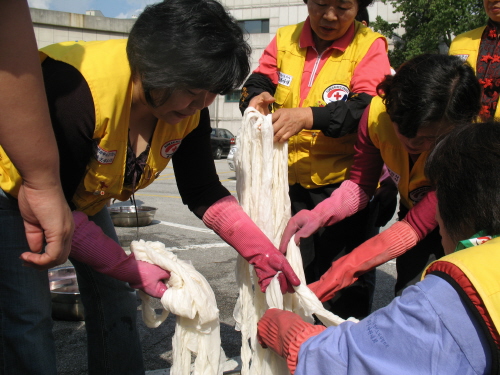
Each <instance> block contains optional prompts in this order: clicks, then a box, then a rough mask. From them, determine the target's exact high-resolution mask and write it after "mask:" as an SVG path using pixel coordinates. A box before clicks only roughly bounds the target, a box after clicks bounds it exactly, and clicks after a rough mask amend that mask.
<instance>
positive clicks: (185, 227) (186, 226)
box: [158, 221, 215, 234]
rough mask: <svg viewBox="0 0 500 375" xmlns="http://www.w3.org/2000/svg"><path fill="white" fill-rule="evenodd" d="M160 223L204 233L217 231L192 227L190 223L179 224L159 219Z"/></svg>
mask: <svg viewBox="0 0 500 375" xmlns="http://www.w3.org/2000/svg"><path fill="white" fill-rule="evenodd" d="M158 224H162V225H167V226H169V227H176V228H181V229H187V230H192V231H195V232H203V233H212V234H215V232H214V231H213V230H212V229H208V228H198V227H191V226H189V225H182V224H177V223H170V222H168V221H159V223H158Z"/></svg>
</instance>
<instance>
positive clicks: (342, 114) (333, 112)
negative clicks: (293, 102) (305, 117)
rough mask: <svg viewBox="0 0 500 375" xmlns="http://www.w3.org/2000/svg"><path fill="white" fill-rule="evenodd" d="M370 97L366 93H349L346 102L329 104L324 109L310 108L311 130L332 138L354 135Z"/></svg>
mask: <svg viewBox="0 0 500 375" xmlns="http://www.w3.org/2000/svg"><path fill="white" fill-rule="evenodd" d="M371 100H372V96H371V95H368V94H366V93H350V94H349V98H348V99H347V101H345V102H344V101H336V102H333V103H329V104H328V105H326V107H312V108H311V109H312V112H313V126H312V128H313V129H318V130H321V131H322V132H323V134H324V135H326V136H328V137H332V138H338V137H343V136H345V135H347V134H352V133H356V132H357V130H358V125H359V121H360V119H361V117H362V115H363V112H364V110H365V108H366V107H367V106H368V105H369V104H370V102H371Z"/></svg>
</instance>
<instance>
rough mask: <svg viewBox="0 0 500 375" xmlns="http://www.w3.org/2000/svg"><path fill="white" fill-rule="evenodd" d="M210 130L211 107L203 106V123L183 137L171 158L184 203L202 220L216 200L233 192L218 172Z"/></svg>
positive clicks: (201, 120)
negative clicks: (205, 107)
mask: <svg viewBox="0 0 500 375" xmlns="http://www.w3.org/2000/svg"><path fill="white" fill-rule="evenodd" d="M210 132H211V128H210V115H209V112H208V109H203V110H202V111H201V114H200V124H199V125H198V127H197V128H196V129H194V130H193V131H192V132H191V133H190V134H189V135H188V136H187V137H186V138H184V139H183V140H182V143H181V146H180V147H179V149H178V150H177V151H176V152H175V154H174V156H173V157H172V164H173V167H174V173H175V178H176V181H177V187H178V188H179V193H180V195H181V198H182V202H183V203H184V204H185V205H187V206H188V208H189V209H190V210H191V211H192V212H193V213H194V214H195V215H196V216H197V217H198V218H200V219H201V218H202V217H203V215H204V214H205V211H206V210H207V209H208V208H209V207H210V206H212V205H213V204H214V203H215V202H217V201H218V200H219V199H222V198H224V197H226V196H229V195H231V194H230V193H229V191H228V190H227V189H226V188H225V187H224V186H223V185H222V184H221V182H220V180H219V176H218V175H217V171H216V169H215V164H214V160H213V156H212V150H211V147H210ZM193 150H196V151H193Z"/></svg>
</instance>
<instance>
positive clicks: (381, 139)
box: [368, 96, 431, 209]
mask: <svg viewBox="0 0 500 375" xmlns="http://www.w3.org/2000/svg"><path fill="white" fill-rule="evenodd" d="M368 134H369V135H370V139H371V141H372V142H373V144H374V145H375V147H377V148H378V149H379V150H380V154H381V156H382V159H384V163H385V165H386V166H387V168H388V170H389V173H390V175H391V177H392V179H393V181H394V182H395V183H396V185H397V187H398V191H399V195H400V200H401V203H402V204H403V205H404V206H405V207H406V208H408V209H411V208H412V207H413V206H414V205H415V204H416V203H418V202H420V200H421V199H422V198H423V197H424V196H425V195H426V194H427V193H428V192H429V191H430V190H431V184H430V182H429V180H428V179H427V177H425V174H424V167H425V161H426V160H427V157H428V156H429V151H426V152H423V153H422V154H420V156H419V157H418V159H417V161H416V162H415V164H414V165H413V167H412V169H411V171H410V159H409V158H410V156H409V154H408V152H407V151H406V150H405V148H404V147H403V145H402V144H401V142H400V141H399V139H398V136H397V135H396V131H395V130H394V126H393V125H392V121H391V119H390V117H389V115H388V114H387V112H386V108H385V105H384V103H383V102H382V98H381V97H380V96H376V97H374V98H373V99H372V102H371V104H370V112H369V114H368Z"/></svg>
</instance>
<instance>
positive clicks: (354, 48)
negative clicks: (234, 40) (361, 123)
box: [273, 22, 387, 189]
mask: <svg viewBox="0 0 500 375" xmlns="http://www.w3.org/2000/svg"><path fill="white" fill-rule="evenodd" d="M303 27H304V22H302V23H299V24H297V25H290V26H285V27H283V28H280V29H278V32H277V34H276V42H277V48H278V54H277V57H276V64H277V68H278V70H279V72H280V77H285V78H284V79H280V80H279V83H278V86H277V88H276V93H275V95H274V98H275V99H276V100H275V102H274V104H273V107H274V109H275V110H276V109H279V108H297V107H299V106H300V85H301V79H302V73H303V70H304V63H305V59H306V53H307V48H300V46H299V39H300V34H301V32H302V28H303ZM378 38H383V39H384V41H385V38H384V37H383V36H382V35H380V34H378V33H375V32H373V31H371V30H370V29H369V28H367V27H365V26H363V25H362V24H361V23H359V22H356V24H355V35H354V39H353V40H352V42H351V43H350V45H349V46H348V47H347V48H346V50H345V51H344V52H342V51H339V50H336V49H333V52H332V54H331V56H330V57H329V58H328V60H327V61H326V62H325V65H324V66H323V68H322V69H321V71H320V72H319V74H318V76H317V77H316V79H315V81H314V84H313V86H312V87H311V90H310V91H309V94H308V95H307V98H306V99H305V100H304V102H303V103H302V107H317V106H324V105H325V104H326V102H325V101H324V99H323V97H324V95H328V94H329V93H330V94H331V93H332V92H333V91H332V90H334V89H335V88H336V87H338V86H342V87H344V88H346V90H349V91H350V89H351V79H352V76H353V74H354V69H355V68H356V66H357V65H358V63H359V62H360V61H361V60H362V59H363V57H364V56H365V55H366V53H367V52H368V50H369V49H370V47H371V45H372V44H373V42H374V41H375V40H376V39H378ZM386 45H387V44H386ZM355 141H356V134H349V135H346V136H344V137H341V138H331V137H327V136H325V135H323V133H322V132H321V130H302V131H301V132H300V133H299V134H297V135H295V136H293V137H291V138H290V139H289V141H288V183H289V184H290V185H293V184H295V183H300V184H301V185H302V186H303V187H305V188H306V189H312V188H317V187H319V186H323V185H328V184H335V183H339V182H342V181H343V180H344V179H345V177H346V174H347V172H348V171H349V169H350V167H351V165H352V162H353V155H354V143H355Z"/></svg>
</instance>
